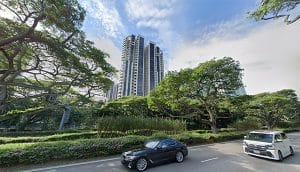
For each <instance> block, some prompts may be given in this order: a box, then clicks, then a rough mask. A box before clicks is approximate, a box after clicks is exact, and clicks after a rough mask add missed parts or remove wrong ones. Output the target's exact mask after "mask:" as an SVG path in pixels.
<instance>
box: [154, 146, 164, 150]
mask: <svg viewBox="0 0 300 172" xmlns="http://www.w3.org/2000/svg"><path fill="white" fill-rule="evenodd" d="M161 149H162V148H161V147H160V146H157V147H155V148H154V150H161Z"/></svg>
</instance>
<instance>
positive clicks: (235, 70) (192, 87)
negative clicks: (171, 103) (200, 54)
mask: <svg viewBox="0 0 300 172" xmlns="http://www.w3.org/2000/svg"><path fill="white" fill-rule="evenodd" d="M241 71H242V69H241V68H240V64H239V62H237V61H235V60H233V59H232V58H230V57H224V58H222V59H213V60H210V61H207V62H204V63H201V64H200V65H199V66H198V67H196V68H195V69H193V72H192V74H191V76H190V79H189V82H186V84H185V89H186V96H187V97H189V98H192V99H196V100H198V101H200V102H201V103H202V104H203V106H204V107H205V110H206V111H207V112H208V114H209V121H210V125H211V129H212V131H213V132H214V133H216V132H217V118H218V116H217V110H218V106H219V103H220V102H222V101H223V99H224V97H226V96H230V95H234V94H235V92H236V90H237V89H239V88H240V87H241V86H243V83H242V80H241V78H242V73H241Z"/></svg>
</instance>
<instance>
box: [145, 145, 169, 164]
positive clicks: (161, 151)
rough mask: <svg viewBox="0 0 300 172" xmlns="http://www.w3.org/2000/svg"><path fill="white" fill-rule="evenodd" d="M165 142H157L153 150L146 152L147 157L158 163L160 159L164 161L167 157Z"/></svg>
mask: <svg viewBox="0 0 300 172" xmlns="http://www.w3.org/2000/svg"><path fill="white" fill-rule="evenodd" d="M166 146H167V142H166V140H162V141H160V142H159V144H158V145H157V146H156V147H155V148H154V150H153V152H151V153H150V154H148V157H149V158H150V159H151V160H152V161H153V163H159V162H162V161H166V160H167V159H168V154H167V151H168V150H167V149H166Z"/></svg>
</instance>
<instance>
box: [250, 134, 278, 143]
mask: <svg viewBox="0 0 300 172" xmlns="http://www.w3.org/2000/svg"><path fill="white" fill-rule="evenodd" d="M246 139H247V140H253V141H259V142H267V143H272V141H273V134H264V133H249V134H248V135H247V137H246Z"/></svg>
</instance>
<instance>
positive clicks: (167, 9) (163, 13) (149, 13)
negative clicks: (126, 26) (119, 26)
mask: <svg viewBox="0 0 300 172" xmlns="http://www.w3.org/2000/svg"><path fill="white" fill-rule="evenodd" d="M174 3H175V0H173V1H170V0H168V1H167V0H160V1H149V0H148V1H145V0H128V1H127V3H126V4H125V8H126V12H127V14H128V17H129V18H130V19H131V20H133V21H137V22H138V23H137V26H138V27H150V28H153V29H160V27H165V26H164V25H165V24H167V25H168V24H169V21H167V20H166V19H167V18H168V17H169V16H171V15H172V14H173V13H174V8H173V5H174ZM153 23H154V24H153Z"/></svg>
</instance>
